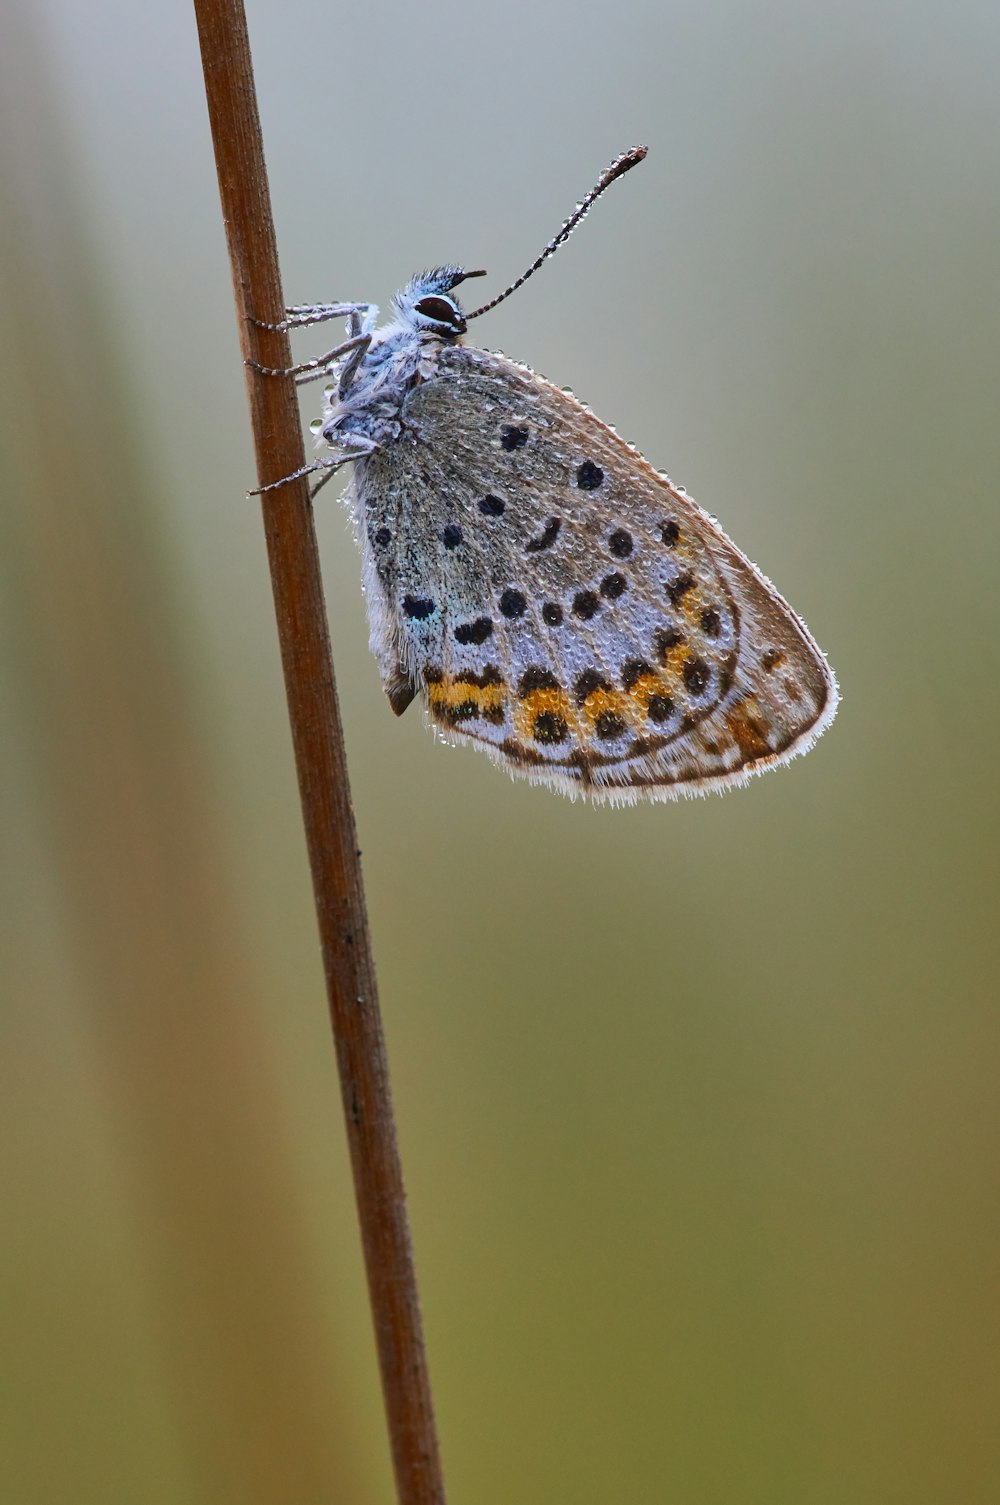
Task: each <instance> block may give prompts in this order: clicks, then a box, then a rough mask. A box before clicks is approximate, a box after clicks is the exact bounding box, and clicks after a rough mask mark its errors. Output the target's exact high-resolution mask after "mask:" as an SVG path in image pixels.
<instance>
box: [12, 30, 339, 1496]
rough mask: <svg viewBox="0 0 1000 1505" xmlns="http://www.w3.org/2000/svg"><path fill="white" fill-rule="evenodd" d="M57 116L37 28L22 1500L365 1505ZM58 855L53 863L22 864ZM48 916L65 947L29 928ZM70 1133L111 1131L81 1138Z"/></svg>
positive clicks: (22, 475)
mask: <svg viewBox="0 0 1000 1505" xmlns="http://www.w3.org/2000/svg"><path fill="white" fill-rule="evenodd" d="M59 104H60V101H59V100H58V99H57V98H56V97H55V94H54V90H53V86H52V81H51V79H50V78H49V77H48V75H47V73H46V71H45V68H44V66H43V55H42V48H41V46H40V44H39V39H38V36H37V34H36V31H35V27H34V22H33V19H32V17H31V16H30V14H29V12H28V10H27V7H21V8H15V9H14V10H12V11H9V12H8V16H7V23H6V28H5V45H4V47H3V49H0V187H2V198H3V202H4V213H3V221H2V231H0V235H2V239H0V279H2V287H3V297H2V306H0V321H2V337H3V348H4V365H5V375H6V383H5V398H4V402H3V404H2V409H0V446H2V452H0V462H2V470H3V477H4V487H3V489H4V504H3V514H2V515H3V523H2V527H3V534H2V550H0V570H2V573H3V580H2V587H0V614H2V615H0V622H2V627H3V636H4V638H5V646H4V649H3V659H2V668H3V674H4V682H5V692H4V702H5V704H4V728H5V732H4V737H3V751H2V759H3V765H2V766H3V772H4V778H3V786H4V791H5V792H4V797H3V798H4V810H3V816H4V831H5V836H4V845H5V847H6V854H7V859H8V860H7V864H6V867H7V871H6V876H5V892H4V896H3V897H4V913H5V930H7V931H8V943H7V944H6V945H5V948H4V952H5V956H6V958H7V960H6V962H5V963H4V968H5V971H6V980H5V981H4V982H3V991H4V995H5V996H6V998H7V999H8V1000H14V1001H16V1003H17V1014H16V1018H17V1027H16V1029H15V1030H12V1031H8V1048H7V1049H6V1050H5V1067H4V1071H5V1073H6V1074H7V1081H6V1083H5V1087H4V1091H5V1096H6V1099H7V1103H8V1108H9V1110H10V1112H11V1114H12V1119H14V1120H16V1121H17V1123H18V1124H19V1128H20V1133H19V1136H18V1137H17V1139H16V1142H14V1143H11V1144H9V1145H8V1147H7V1148H8V1156H7V1157H6V1158H7V1159H8V1164H9V1167H10V1173H11V1174H12V1176H13V1179H14V1182H15V1184H16V1190H17V1193H18V1199H19V1205H20V1206H21V1209H22V1211H21V1213H20V1215H19V1220H18V1226H17V1229H16V1231H15V1232H14V1234H13V1236H12V1237H11V1238H10V1239H9V1240H8V1241H6V1242H7V1249H6V1253H5V1255H4V1256H3V1259H4V1262H5V1264H6V1265H7V1268H6V1269H5V1270H4V1272H3V1273H4V1283H5V1285H7V1286H8V1287H9V1288H10V1289H11V1290H12V1291H13V1293H14V1297H15V1299H14V1300H13V1301H12V1303H11V1307H12V1310H13V1321H12V1327H11V1331H10V1334H9V1336H8V1339H7V1341H6V1342H5V1344H4V1348H5V1359H6V1364H7V1365H9V1366H11V1369H12V1379H11V1381H10V1383H11V1385H12V1387H13V1389H14V1390H15V1392H16V1393H17V1394H18V1395H19V1397H20V1403H21V1406H22V1412H23V1413H26V1414H28V1415H33V1416H34V1423H35V1424H34V1425H30V1424H29V1425H22V1426H21V1427H19V1429H18V1432H19V1435H18V1437H17V1438H16V1440H15V1441H14V1454H13V1458H12V1461H11V1464H10V1467H9V1468H5V1470H4V1472H5V1478H6V1480H7V1482H6V1485H5V1492H6V1493H7V1496H8V1497H9V1498H11V1499H14V1498H18V1499H25V1500H26V1499H28V1498H31V1499H42V1498H46V1499H52V1500H55V1499H63V1500H72V1501H74V1505H86V1502H89V1501H94V1502H95V1505H96V1502H98V1501H100V1502H101V1505H106V1502H107V1501H108V1500H110V1499H113V1498H119V1499H124V1498H134V1499H137V1500H138V1499H142V1500H145V1501H152V1500H154V1499H156V1500H159V1499H164V1500H166V1499H168V1498H169V1499H171V1500H177V1499H181V1498H183V1499H185V1500H191V1501H194V1500H204V1501H206V1502H208V1501H211V1502H212V1505H224V1502H227V1501H229V1502H233V1505H237V1502H238V1505H254V1502H260V1505H265V1502H266V1505H274V1502H275V1501H279V1500H282V1501H284V1500H301V1501H307V1500H308V1501H320V1500H350V1501H351V1502H352V1505H359V1502H361V1501H363V1499H364V1498H365V1496H364V1491H363V1488H362V1485H361V1480H360V1477H359V1469H358V1468H357V1465H356V1459H355V1457H354V1456H352V1450H353V1449H354V1448H356V1446H357V1444H356V1441H355V1440H354V1439H355V1437H356V1428H349V1427H348V1426H347V1424H346V1420H345V1417H344V1413H343V1409H342V1407H341V1406H340V1405H339V1404H338V1399H337V1396H336V1394H335V1393H333V1391H334V1381H333V1378H332V1377H333V1376H335V1374H336V1370H337V1363H336V1355H335V1354H334V1352H333V1351H332V1334H331V1333H330V1332H329V1331H327V1330H326V1329H325V1328H324V1325H323V1322H322V1321H321V1320H318V1319H317V1315H316V1314H317V1312H320V1313H322V1312H323V1311H324V1310H325V1309H326V1307H325V1304H324V1301H323V1299H322V1295H321V1292H320V1290H319V1289H318V1288H317V1287H318V1283H317V1279H316V1275H315V1267H314V1266H311V1265H310V1261H309V1258H308V1256H307V1239H306V1228H305V1226H304V1219H303V1215H302V1208H301V1207H300V1206H299V1205H298V1203H297V1200H296V1195H295V1193H294V1190H293V1186H292V1182H291V1178H290V1175H289V1171H288V1164H287V1161H286V1160H285V1158H284V1156H283V1147H282V1143H281V1140H282V1132H281V1124H280V1114H279V1112H278V1109H277V1105H276V1100H275V1099H276V1093H275V1088H274V1082H273V1078H272V1074H271V1069H270V1067H269V1063H268V1061H267V1058H266V1053H265V1049H264V1043H263V1041H262V1039H261V1038H260V1036H259V1034H258V1032H257V1029H256V1028H255V1024H254V1008H253V1006H252V995H253V983H252V981H251V978H250V977H249V975H248V970H249V969H248V965H247V963H246V960H245V948H244V946H243V942H242V937H241V933H240V927H239V923H238V921H237V918H236V914H235V912H234V903H233V900H232V896H231V893H230V891H229V889H228V885H227V874H226V871H225V869H224V867H223V866H222V865H221V863H220V859H219V857H218V855H217V848H216V842H217V835H218V833H217V831H216V829H215V823H214V818H213V798H214V795H213V788H212V780H211V777H210V775H209V774H208V772H207V771H206V768H207V758H203V756H202V754H203V752H204V749H203V748H201V747H200V746H199V741H198V734H197V729H196V726H195V724H194V718H193V707H194V704H195V701H196V697H197V696H198V694H199V693H203V692H204V690H203V686H201V685H200V684H199V683H198V680H199V674H198V665H197V662H196V661H195V662H194V663H192V660H191V658H190V657H185V655H184V652H183V646H182V645H183V643H184V638H185V636H186V635H188V638H189V635H190V631H191V629H190V627H188V626H185V625H183V624H182V622H181V620H180V618H179V616H178V601H179V600H180V598H181V592H180V590H179V589H178V586H177V582H176V581H175V580H173V579H171V578H170V573H169V554H170V551H169V548H166V549H164V547H163V546H162V540H161V539H160V538H159V537H158V534H157V522H156V517H155V509H154V505H153V496H154V492H155V489H156V488H155V484H154V482H153V478H152V477H151V476H150V474H149V472H148V469H147V468H146V466H145V465H144V462H143V458H142V454H141V450H140V447H139V444H138V441H137V440H136V437H135V434H134V432H133V430H132V428H131V426H130V425H131V421H132V420H131V413H132V410H133V407H134V403H133V402H132V401H130V400H129V397H128V391H127V373H123V372H122V370H121V369H120V366H119V363H118V362H117V361H116V359H115V355H114V351H113V339H112V338H111V337H110V336H109V330H110V329H111V328H112V327H113V319H114V311H113V308H111V307H110V306H108V304H107V302H106V300H105V298H104V296H103V289H102V287H101V284H100V282H99V280H98V279H97V278H96V276H95V274H94V268H93V265H92V262H91V248H90V246H89V245H88V243H87V237H86V235H85V233H84V224H85V219H86V209H85V206H83V205H81V204H80V203H79V202H78V200H77V197H76V193H75V186H76V185H75V180H74V173H73V166H72V161H71V152H70V150H69V147H68V143H67V139H66V136H65V134H64V132H63V130H62V126H61V121H62V117H61V114H60V109H59ZM165 560H166V563H165ZM189 640H190V638H189ZM39 847H40V848H41V849H42V851H43V852H44V870H40V869H39V867H38V866H37V864H36V865H35V866H33V867H32V868H30V869H28V868H25V867H19V866H18V862H17V859H18V854H19V852H21V850H22V849H23V850H25V851H28V850H37V849H38V848H39ZM39 891H40V892H41V894H42V895H43V900H42V904H41V905H39V903H38V896H39ZM39 908H41V909H42V911H43V912H44V913H46V914H47V916H48V917H49V919H50V921H51V929H50V930H48V931H47V932H46V933H45V934H40V933H38V931H37V927H36V929H35V930H31V929H30V927H29V925H28V923H27V917H28V915H29V914H34V915H36V916H37V913H38V911H39ZM22 918H23V919H24V920H25V923H24V924H23V925H22V924H21V920H22ZM223 1084H224V1085H223ZM56 1115H58V1116H59V1122H60V1124H63V1125H64V1124H65V1123H66V1122H68V1123H70V1124H74V1123H75V1124H78V1125H87V1124H91V1123H93V1124H96V1125H98V1126H99V1131H100V1132H99V1138H98V1139H97V1140H96V1141H95V1142H87V1141H86V1139H84V1138H83V1137H81V1139H80V1140H79V1142H71V1141H70V1140H67V1138H65V1137H62V1138H60V1136H59V1131H58V1129H55V1128H53V1127H52V1123H53V1121H54V1119H55V1117H56ZM102 1157H106V1158H102ZM39 1177H41V1180H42V1181H45V1180H48V1181H49V1182H52V1181H53V1180H54V1182H55V1184H57V1185H63V1186H64V1188H65V1189H64V1191H63V1192H62V1194H61V1197H60V1198H59V1199H58V1200H59V1203H60V1211H61V1227H60V1229H59V1233H58V1236H56V1237H54V1236H53V1230H52V1229H51V1227H49V1228H46V1229H45V1230H44V1231H43V1232H42V1233H41V1235H40V1236H38V1235H37V1233H36V1237H37V1242H33V1240H32V1234H31V1224H30V1219H31V1216H32V1211H33V1210H36V1211H37V1209H38V1207H39V1206H40V1207H41V1208H43V1209H44V1210H47V1211H49V1212H50V1213H51V1207H52V1198H51V1192H50V1193H49V1201H48V1202H46V1200H45V1191H44V1190H43V1189H42V1188H41V1187H39V1189H38V1191H37V1193H36V1192H34V1191H33V1189H32V1187H33V1183H34V1182H36V1181H37V1180H38V1178H39ZM103 1181H108V1182H110V1183H111V1185H112V1188H113V1190H114V1191H115V1193H116V1194H117V1195H116V1203H117V1202H118V1201H120V1202H121V1204H122V1205H123V1206H124V1207H125V1208H126V1209H127V1211H126V1213H125V1215H124V1225H125V1232H124V1243H125V1246H126V1256H125V1259H124V1266H125V1271H124V1273H123V1268H122V1265H121V1263H115V1262H114V1261H113V1260H112V1259H111V1258H110V1255H109V1249H107V1248H103V1247H102V1246H101V1244H100V1242H99V1240H96V1236H95V1233H94V1231H93V1228H92V1227H91V1224H90V1220H89V1218H87V1217H85V1216H84V1210H85V1208H84V1204H85V1203H86V1202H87V1199H88V1195H89V1193H88V1191H87V1188H88V1187H90V1188H91V1189H93V1188H94V1187H100V1186H101V1184H102V1182H103ZM120 1183H123V1186H122V1185H121V1184H120ZM78 1220H79V1221H78ZM95 1221H96V1220H95ZM107 1238H108V1243H109V1246H110V1245H111V1244H112V1243H113V1242H114V1234H113V1229H112V1227H111V1226H110V1225H109V1226H108V1231H107ZM47 1261H49V1262H50V1263H47ZM8 1262H9V1263H8ZM133 1280H134V1285H133V1283H132V1282H133ZM147 1433H148V1434H149V1435H146V1434H147ZM144 1448H145V1451H144Z"/></svg>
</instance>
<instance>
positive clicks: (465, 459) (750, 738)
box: [357, 346, 837, 800]
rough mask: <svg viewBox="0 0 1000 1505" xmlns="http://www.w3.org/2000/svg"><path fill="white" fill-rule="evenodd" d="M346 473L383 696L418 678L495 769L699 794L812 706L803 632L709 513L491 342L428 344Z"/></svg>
mask: <svg viewBox="0 0 1000 1505" xmlns="http://www.w3.org/2000/svg"><path fill="white" fill-rule="evenodd" d="M359 469H361V468H360V467H359ZM357 486H358V501H359V503H360V511H361V516H362V522H363V533H364V537H363V540H362V544H363V548H366V552H367V556H368V565H369V569H368V574H369V590H370V593H371V594H372V595H373V596H377V598H378V599H377V600H376V599H373V600H372V601H371V611H372V623H373V646H374V647H375V648H376V651H377V652H378V653H379V656H380V658H381V659H382V663H383V673H384V675H385V677H386V685H387V689H388V690H389V693H390V698H392V697H393V693H394V692H393V683H395V686H396V690H395V695H396V699H397V700H400V701H401V702H402V704H405V703H406V701H407V699H408V698H409V696H410V695H411V694H412V692H413V690H415V689H419V690H420V691H421V692H422V693H423V695H424V697H425V700H426V704H427V707H428V710H429V711H430V714H431V716H432V718H433V719H434V721H435V722H436V723H437V724H438V726H439V727H441V728H442V729H443V730H444V731H445V732H446V733H448V734H450V735H452V736H455V737H459V738H463V739H467V740H469V741H471V742H475V743H478V744H479V745H482V746H484V747H485V748H486V749H487V751H489V752H490V753H492V754H493V756H494V757H496V758H498V759H499V760H501V761H502V762H504V763H505V764H506V765H507V766H508V768H510V769H511V771H512V772H515V773H518V774H521V775H524V776H526V777H528V778H532V779H535V780H539V781H544V782H548V783H551V784H554V785H556V786H557V787H559V788H561V789H562V790H563V791H565V792H574V793H575V792H585V793H587V794H590V795H592V796H596V797H606V798H612V799H615V798H616V799H619V800H628V799H635V798H638V797H640V796H646V797H652V798H666V797H671V796H676V795H678V794H695V793H702V792H704V791H706V790H708V789H711V788H722V787H725V786H726V785H729V784H735V783H741V782H743V781H744V780H745V778H746V777H748V776H749V775H750V774H751V773H754V772H757V771H759V770H761V769H764V768H767V767H769V766H771V765H773V764H776V763H779V762H785V761H787V760H788V759H789V758H791V757H793V756H794V755H795V754H796V753H799V752H803V751H805V750H806V749H807V748H808V747H809V746H810V745H811V743H812V742H813V741H814V740H815V738H816V737H817V736H818V735H819V734H820V733H821V732H822V731H823V730H824V729H825V727H826V726H827V725H828V724H829V722H830V720H831V719H832V717H833V714H834V710H835V708H836V698H837V696H836V683H835V680H834V678H833V675H832V673H831V671H830V669H829V667H828V665H827V663H826V661H825V659H824V657H823V655H822V653H821V652H820V650H819V648H818V647H817V646H816V644H815V642H814V641H813V639H812V638H811V636H810V634H809V632H808V631H807V629H806V628H805V626H804V625H803V624H802V622H800V621H799V619H798V617H797V616H796V615H795V613H794V612H793V611H792V610H791V608H790V607H789V606H788V605H787V604H786V603H785V602H784V601H783V600H782V598H781V597H780V596H779V595H778V594H777V592H776V591H775V590H774V589H773V588H772V586H771V585H770V584H769V583H768V582H767V580H765V578H764V577H763V576H762V575H761V574H760V572H759V571H758V570H757V569H756V568H755V567H754V566H753V565H752V564H750V562H749V561H748V560H747V559H746V558H745V557H744V556H743V555H742V554H741V553H740V552H739V551H738V550H737V549H736V548H735V547H734V545H733V544H732V543H731V542H730V541H729V539H728V538H727V537H726V536H725V534H724V533H722V531H721V530H720V529H719V528H718V527H717V526H716V524H715V523H714V522H713V521H712V520H711V519H710V518H709V517H708V516H707V515H706V514H705V513H704V512H702V511H701V509H700V508H699V507H697V506H696V504H695V503H694V502H693V501H692V500H691V499H690V497H688V496H687V495H686V494H685V493H684V492H683V491H681V490H678V489H677V488H676V487H674V486H673V485H672V484H671V483H670V482H669V481H668V480H666V478H665V477H663V476H662V475H660V474H658V473H657V472H656V471H655V470H653V469H652V467H651V466H650V465H648V464H647V462H646V461H645V460H644V459H643V458H642V456H641V455H640V454H638V452H637V451H636V450H634V449H632V448H631V447H630V446H629V445H627V444H626V443H625V442H624V441H623V440H622V439H620V438H619V437H618V435H617V434H615V433H614V432H613V431H612V430H610V429H609V428H607V427H606V426H605V425H604V424H602V423H601V422H600V421H599V420H598V419H596V418H595V417H594V416H593V414H591V413H590V412H588V411H587V409H586V408H584V407H583V406H582V405H581V404H580V403H578V402H577V401H576V400H575V399H574V398H573V397H571V396H569V395H568V394H566V393H564V392H562V391H560V390H559V389H557V388H555V387H553V386H551V385H550V384H549V383H548V382H546V381H544V380H543V379H542V378H541V377H538V376H536V375H535V374H534V373H533V372H530V371H528V370H527V369H526V368H524V367H521V366H517V365H515V364H514V363H513V362H511V361H508V360H506V359H505V358H504V357H502V356H499V355H494V354H491V353H489V352H487V351H482V350H477V349H472V348H468V347H461V346H458V347H451V348H448V349H445V350H443V351H442V352H441V355H440V358H439V362H438V367H437V372H436V374H435V375H434V377H433V378H432V379H431V380H429V381H427V382H425V383H424V384H422V385H420V386H418V387H416V388H415V389H414V390H413V391H412V392H411V393H410V394H409V396H408V397H407V399H406V402H405V404H404V408H403V431H402V433H401V435H400V438H399V440H398V441H397V442H395V443H393V444H391V445H387V446H385V447H384V448H383V450H381V451H380V452H379V453H378V454H377V455H373V456H372V457H371V459H369V460H366V461H365V462H364V466H363V470H361V474H360V475H359V477H358V481H357ZM400 686H405V687H406V688H405V689H403V690H401V689H400ZM394 703H395V702H394ZM397 708H401V707H397Z"/></svg>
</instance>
